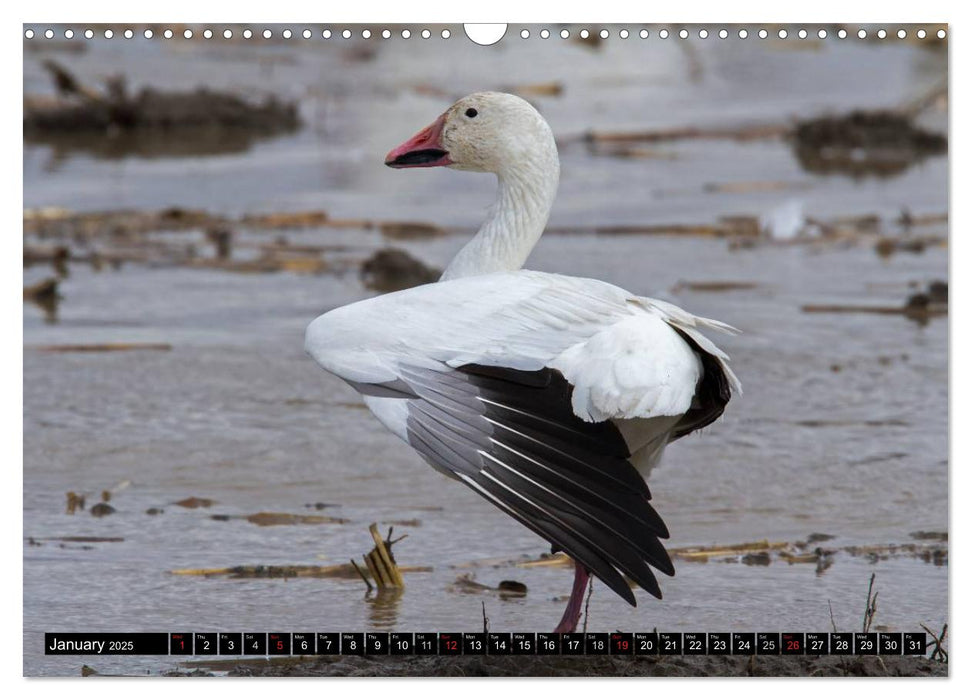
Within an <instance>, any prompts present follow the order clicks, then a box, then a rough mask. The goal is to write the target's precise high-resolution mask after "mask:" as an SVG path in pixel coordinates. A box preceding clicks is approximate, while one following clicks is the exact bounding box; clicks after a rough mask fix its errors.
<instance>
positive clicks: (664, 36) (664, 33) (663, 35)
mask: <svg viewBox="0 0 971 700" xmlns="http://www.w3.org/2000/svg"><path fill="white" fill-rule="evenodd" d="M668 33H669V32H668V30H667V29H662V30H661V31H659V32H658V33H657V35H658V36H659V37H661V38H662V39H667V38H668Z"/></svg>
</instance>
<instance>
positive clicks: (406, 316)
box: [306, 93, 740, 631]
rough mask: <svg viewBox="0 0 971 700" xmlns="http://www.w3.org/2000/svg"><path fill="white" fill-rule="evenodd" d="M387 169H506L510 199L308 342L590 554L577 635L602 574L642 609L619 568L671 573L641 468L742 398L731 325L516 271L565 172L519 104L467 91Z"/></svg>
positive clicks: (532, 518) (506, 505)
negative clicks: (724, 346)
mask: <svg viewBox="0 0 971 700" xmlns="http://www.w3.org/2000/svg"><path fill="white" fill-rule="evenodd" d="M387 164H388V165H391V166H392V167H431V166H439V165H441V166H450V167H454V168H458V169H466V170H481V171H487V172H493V173H495V174H496V175H497V176H498V179H499V197H498V202H497V206H496V208H495V210H494V211H493V213H492V215H491V216H490V218H489V220H488V221H487V222H486V223H485V224H484V225H483V226H482V228H481V229H480V231H479V233H478V234H477V235H476V236H475V237H474V238H473V239H472V241H471V242H469V243H468V244H467V245H466V246H465V248H463V249H462V251H461V252H460V253H459V254H458V255H457V256H456V258H455V260H454V261H453V262H452V264H451V265H449V267H448V268H447V269H446V271H445V274H444V275H443V281H440V282H437V283H435V284H429V285H425V286H422V287H417V288H414V289H409V290H405V291H402V292H397V293H394V294H387V295H384V296H380V297H376V298H372V299H367V300H364V301H360V302H357V303H355V304H351V305H349V306H345V307H342V308H338V309H334V310H333V311H330V312H328V313H326V314H324V315H323V316H320V317H319V318H317V319H316V320H315V321H314V322H313V323H311V324H310V326H309V328H308V329H307V335H306V350H307V352H308V353H309V354H310V355H311V356H312V357H313V359H314V360H315V361H316V362H317V363H318V364H319V365H320V366H321V367H323V368H324V369H325V370H327V371H328V372H331V373H333V374H335V375H337V376H339V377H341V378H343V379H344V380H346V381H347V382H349V383H350V384H351V385H352V386H354V387H355V388H356V389H358V390H359V391H360V392H361V393H362V394H363V395H364V398H365V401H366V402H367V405H368V407H369V408H370V409H371V411H372V412H373V413H374V415H375V416H376V417H377V418H378V419H379V420H380V421H381V422H382V423H383V424H384V425H385V426H386V427H387V428H388V429H389V430H391V431H392V432H393V433H394V434H395V435H397V436H398V437H400V438H401V439H402V440H405V441H406V442H408V443H409V444H410V445H411V446H412V447H414V448H415V449H416V450H417V451H418V452H419V453H420V454H421V455H422V456H423V457H424V458H425V459H426V460H427V461H428V462H429V463H430V464H431V465H432V466H433V467H435V468H436V469H438V470H439V471H441V472H442V473H444V474H446V475H448V476H450V477H452V478H456V479H458V480H459V481H462V482H463V483H465V484H467V485H468V486H469V487H470V488H472V489H474V490H475V491H477V492H478V493H480V495H482V496H483V497H484V498H486V499H487V500H489V501H490V502H492V503H493V504H494V505H496V506H497V507H499V508H501V509H502V510H504V511H505V512H507V513H508V514H510V515H511V516H513V517H514V518H516V519H517V520H519V521H520V522H522V523H523V524H525V525H526V526H527V527H530V528H531V529H533V530H534V531H535V532H537V533H538V534H540V535H541V536H543V537H545V538H546V539H547V540H549V541H550V542H551V543H552V544H553V546H554V548H557V549H562V550H564V551H566V552H567V553H569V554H570V555H571V556H572V557H573V558H574V559H575V560H576V561H577V566H576V578H575V581H574V589H573V594H572V595H571V599H570V603H569V605H568V606H567V611H566V612H565V613H564V616H563V619H562V620H561V622H560V625H559V626H558V627H557V630H558V631H570V630H572V629H574V628H575V626H576V623H577V620H578V618H579V601H580V598H581V596H582V593H583V586H584V584H585V582H586V580H587V576H588V574H589V573H593V574H595V575H596V576H598V577H599V578H601V579H602V580H604V581H605V582H606V583H607V585H608V586H610V587H611V589H613V590H614V591H615V592H617V593H618V594H619V595H621V596H623V597H624V598H625V599H626V600H628V602H630V603H631V604H636V602H635V599H634V597H633V594H632V593H631V590H630V587H629V585H628V584H627V582H626V581H625V580H624V578H623V576H621V574H625V575H626V576H627V577H629V578H632V579H633V580H635V581H636V582H637V583H638V584H640V585H641V586H642V587H643V588H645V589H646V590H648V591H650V592H651V593H652V594H654V595H655V596H657V597H660V595H661V594H660V589H659V587H658V585H657V582H656V580H655V578H654V575H653V573H652V571H651V569H650V568H649V567H648V564H649V565H650V566H653V567H654V568H657V569H659V570H661V571H663V572H665V573H668V574H673V573H674V569H673V567H672V566H671V562H670V559H669V558H668V556H667V554H666V552H665V551H664V549H663V547H662V546H661V544H660V542H659V538H665V537H667V536H668V532H667V528H666V527H665V526H664V523H663V522H662V521H661V519H660V517H659V516H658V515H657V513H656V512H655V511H654V509H653V508H652V507H651V505H650V503H649V500H650V492H649V491H648V489H647V486H646V485H645V483H644V481H643V478H642V477H644V478H646V476H647V475H648V474H649V473H650V470H651V468H652V467H653V466H654V465H655V464H657V462H658V460H659V459H660V457H661V455H662V453H663V451H664V447H665V445H667V444H668V442H670V441H671V440H675V439H678V438H679V437H682V436H683V435H686V434H688V433H690V432H692V431H693V430H696V429H698V428H700V427H703V426H705V425H708V424H709V423H711V422H712V421H713V420H715V419H717V418H718V416H719V415H721V413H722V411H723V410H724V407H725V405H726V404H727V402H728V400H729V398H730V396H731V395H732V394H733V393H735V392H738V391H740V386H739V383H738V380H737V379H736V377H735V375H734V374H733V373H732V371H731V369H730V368H729V367H728V364H727V360H728V358H727V356H726V355H725V354H724V353H723V352H721V351H720V350H719V349H718V348H717V347H716V346H715V345H714V344H713V343H712V342H711V341H710V340H709V339H708V338H706V337H705V336H704V335H703V334H702V332H701V331H702V330H716V331H722V332H735V331H734V329H733V328H731V327H730V326H727V325H725V324H722V323H719V322H717V321H712V320H709V319H704V318H700V317H697V316H694V315H692V314H690V313H688V312H686V311H684V310H683V309H680V308H678V307H676V306H673V305H671V304H668V303H665V302H662V301H657V300H653V299H647V298H644V297H638V296H636V295H634V294H631V293H629V292H626V291H624V290H623V289H620V288H618V287H615V286H613V285H611V284H607V283H605V282H600V281H597V280H592V279H583V278H576V277H566V276H563V275H556V274H549V273H542V272H532V271H526V270H521V269H519V268H520V267H521V266H522V264H523V262H524V261H525V259H526V257H527V256H528V254H529V252H530V250H531V249H532V248H533V246H534V245H535V243H536V241H537V240H538V238H539V236H540V235H541V233H542V231H543V228H544V227H545V224H546V220H547V217H548V215H549V210H550V207H551V205H552V202H553V198H554V196H555V192H556V185H557V181H558V176H559V163H558V158H557V153H556V146H555V143H554V141H553V137H552V133H551V132H550V130H549V127H548V126H547V125H546V122H545V121H544V120H543V119H542V118H541V117H540V116H539V114H538V113H537V112H536V111H535V110H534V109H533V108H532V107H531V106H529V105H528V104H527V103H526V102H524V101H523V100H521V99H519V98H516V97H513V96H511V95H502V94H498V93H477V94H474V95H470V96H469V97H466V98H464V99H463V100H460V101H459V102H457V103H456V104H455V105H453V106H452V107H451V108H450V109H449V110H448V111H447V112H445V114H443V115H442V116H441V117H440V118H439V119H438V120H437V121H436V122H435V123H434V124H432V125H431V126H430V127H428V128H427V129H425V130H423V131H422V132H419V133H418V134H417V135H416V136H415V137H413V138H412V139H410V140H409V141H407V142H406V143H405V144H403V145H402V146H400V147H398V148H397V149H395V150H393V151H392V152H391V153H389V154H388V157H387ZM638 472H640V475H639V474H638Z"/></svg>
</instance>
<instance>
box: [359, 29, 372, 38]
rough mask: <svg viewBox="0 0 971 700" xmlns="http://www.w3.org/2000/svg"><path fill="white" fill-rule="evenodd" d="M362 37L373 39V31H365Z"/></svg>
mask: <svg viewBox="0 0 971 700" xmlns="http://www.w3.org/2000/svg"><path fill="white" fill-rule="evenodd" d="M361 36H362V37H364V38H365V39H370V38H371V30H370V29H365V30H364V31H362V32H361Z"/></svg>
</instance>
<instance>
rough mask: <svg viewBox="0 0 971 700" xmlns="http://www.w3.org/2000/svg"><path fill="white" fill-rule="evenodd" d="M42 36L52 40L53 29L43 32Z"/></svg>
mask: <svg viewBox="0 0 971 700" xmlns="http://www.w3.org/2000/svg"><path fill="white" fill-rule="evenodd" d="M44 36H46V37H47V38H48V39H53V38H54V30H53V29H48V30H47V31H46V32H44Z"/></svg>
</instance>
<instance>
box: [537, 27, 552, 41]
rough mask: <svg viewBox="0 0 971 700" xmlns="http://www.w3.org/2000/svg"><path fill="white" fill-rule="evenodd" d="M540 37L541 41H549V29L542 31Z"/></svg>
mask: <svg viewBox="0 0 971 700" xmlns="http://www.w3.org/2000/svg"><path fill="white" fill-rule="evenodd" d="M539 36H540V38H541V39H549V38H550V30H549V29H544V30H543V31H541V32H540V33H539Z"/></svg>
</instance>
